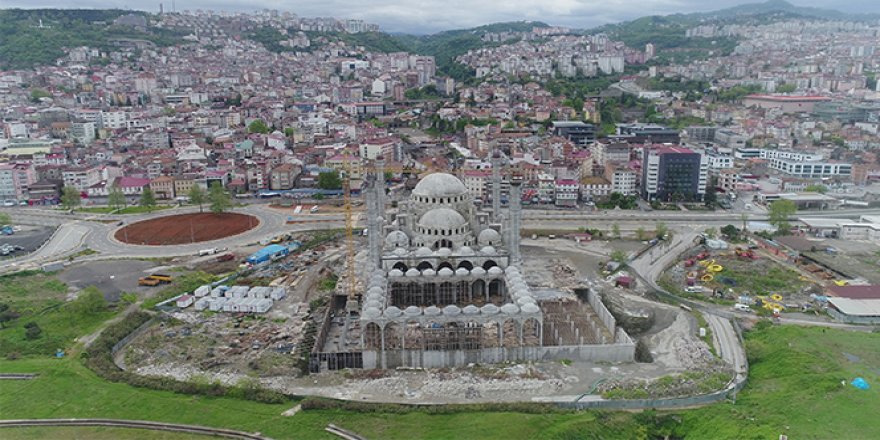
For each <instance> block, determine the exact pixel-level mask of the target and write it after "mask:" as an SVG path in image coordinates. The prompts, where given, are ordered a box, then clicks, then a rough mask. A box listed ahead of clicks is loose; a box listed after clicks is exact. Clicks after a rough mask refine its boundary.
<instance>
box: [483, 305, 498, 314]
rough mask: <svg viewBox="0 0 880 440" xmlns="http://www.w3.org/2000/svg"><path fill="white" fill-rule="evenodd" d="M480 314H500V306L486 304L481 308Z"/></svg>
mask: <svg viewBox="0 0 880 440" xmlns="http://www.w3.org/2000/svg"><path fill="white" fill-rule="evenodd" d="M480 313H482V314H484V315H494V314H496V313H498V306H496V305H495V304H486V305H485V306H483V307H481V308H480Z"/></svg>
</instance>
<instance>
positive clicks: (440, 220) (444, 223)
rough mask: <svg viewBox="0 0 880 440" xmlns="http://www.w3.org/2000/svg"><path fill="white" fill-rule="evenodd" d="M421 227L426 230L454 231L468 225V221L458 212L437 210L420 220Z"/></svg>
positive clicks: (427, 213) (429, 212) (426, 214)
mask: <svg viewBox="0 0 880 440" xmlns="http://www.w3.org/2000/svg"><path fill="white" fill-rule="evenodd" d="M418 224H419V226H421V227H422V228H425V229H441V230H445V231H448V230H452V229H458V228H461V227H463V226H465V225H466V224H467V220H465V219H464V217H462V216H461V214H459V213H458V211H455V210H452V209H449V208H436V209H432V210H430V211H428V212H426V213H425V214H424V215H423V216H422V218H420V219H419V223H418Z"/></svg>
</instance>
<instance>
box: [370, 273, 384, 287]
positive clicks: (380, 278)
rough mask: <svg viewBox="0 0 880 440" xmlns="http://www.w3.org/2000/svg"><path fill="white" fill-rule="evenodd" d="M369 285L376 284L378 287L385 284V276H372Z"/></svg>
mask: <svg viewBox="0 0 880 440" xmlns="http://www.w3.org/2000/svg"><path fill="white" fill-rule="evenodd" d="M370 284H378V285H382V284H385V276H384V275H379V274H376V275H373V276H372V277H371V278H370Z"/></svg>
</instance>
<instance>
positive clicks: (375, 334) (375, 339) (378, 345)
mask: <svg viewBox="0 0 880 440" xmlns="http://www.w3.org/2000/svg"><path fill="white" fill-rule="evenodd" d="M364 348H365V349H367V350H380V349H382V329H380V328H379V324H376V323H375V322H370V323H368V324H367V327H366V328H365V329H364Z"/></svg>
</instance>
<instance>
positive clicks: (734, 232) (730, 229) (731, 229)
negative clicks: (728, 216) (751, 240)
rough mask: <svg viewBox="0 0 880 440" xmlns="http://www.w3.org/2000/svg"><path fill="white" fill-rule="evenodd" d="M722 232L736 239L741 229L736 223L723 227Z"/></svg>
mask: <svg viewBox="0 0 880 440" xmlns="http://www.w3.org/2000/svg"><path fill="white" fill-rule="evenodd" d="M721 233H722V234H724V236H725V237H727V238H729V239H731V240H736V239H737V238H739V229H736V226H734V225H727V226H725V227H723V228H721Z"/></svg>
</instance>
